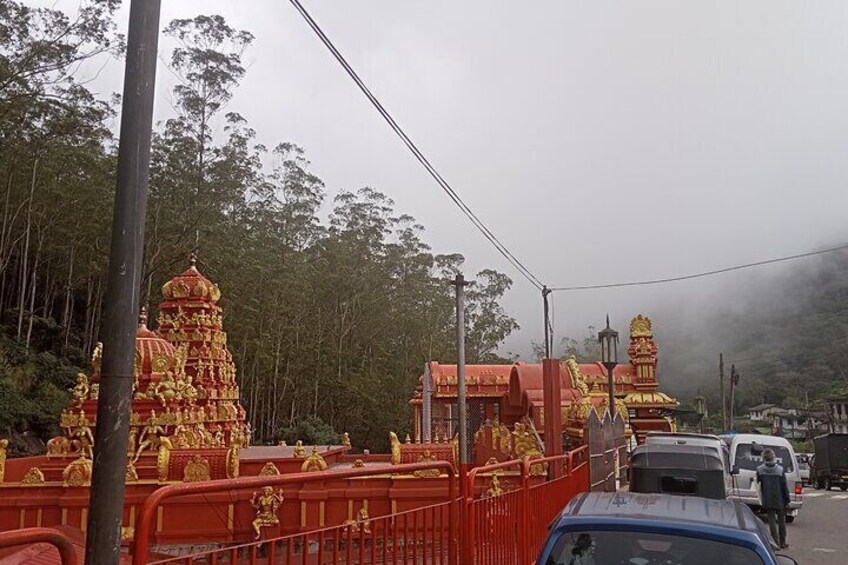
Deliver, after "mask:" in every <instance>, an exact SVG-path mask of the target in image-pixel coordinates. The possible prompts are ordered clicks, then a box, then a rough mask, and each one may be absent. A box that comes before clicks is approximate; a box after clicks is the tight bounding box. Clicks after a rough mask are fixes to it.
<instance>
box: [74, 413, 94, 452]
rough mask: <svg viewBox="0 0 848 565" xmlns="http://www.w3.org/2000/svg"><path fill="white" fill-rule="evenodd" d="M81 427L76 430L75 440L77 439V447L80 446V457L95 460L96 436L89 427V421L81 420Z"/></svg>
mask: <svg viewBox="0 0 848 565" xmlns="http://www.w3.org/2000/svg"><path fill="white" fill-rule="evenodd" d="M81 420H82V421H81V425H80V426H79V427H78V428H76V430H75V431H74V434H73V436H74V438H76V441H77V445H78V446H79V452H80V455H81V456H83V457H88V458H89V459H93V458H94V434H93V433H91V428H90V427H89V425H88V419H84V418H83V419H81Z"/></svg>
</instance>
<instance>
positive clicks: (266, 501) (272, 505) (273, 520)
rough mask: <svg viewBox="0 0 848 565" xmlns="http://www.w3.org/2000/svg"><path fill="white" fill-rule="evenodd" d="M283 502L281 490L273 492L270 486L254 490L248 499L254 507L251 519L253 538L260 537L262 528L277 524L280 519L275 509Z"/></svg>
mask: <svg viewBox="0 0 848 565" xmlns="http://www.w3.org/2000/svg"><path fill="white" fill-rule="evenodd" d="M282 503H283V491H282V490H278V491H276V492H274V489H273V488H272V487H262V492H259V491H256V492H254V493H253V497H251V499H250V504H251V505H252V506H253V507H254V508H256V518H254V519H253V522H252V524H253V531H254V532H255V533H256V537H255V539H259V538H261V537H262V528H269V527H271V526H277V525H279V523H280V519H279V518H278V517H277V511H278V510H279V509H280V505H281V504H282Z"/></svg>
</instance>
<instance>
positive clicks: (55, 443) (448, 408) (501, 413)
mask: <svg viewBox="0 0 848 565" xmlns="http://www.w3.org/2000/svg"><path fill="white" fill-rule="evenodd" d="M162 295H163V301H162V303H161V304H160V305H159V315H158V318H157V327H156V329H155V330H152V329H149V327H148V321H147V319H146V314H145V313H144V312H142V315H141V317H140V323H139V327H138V333H137V338H136V356H135V370H134V386H133V400H132V407H131V420H130V423H131V431H130V445H129V449H128V452H127V472H126V495H125V509H124V522H123V523H124V528H125V534H126V535H125V537H126V539H127V540H128V539H129V538H130V537H131V535H132V531H133V528H134V526H135V523H136V517H137V515H138V512H139V508H140V506H141V504H142V503H143V502H144V500H145V499H146V498H147V497H148V496H149V495H150V494H151V493H152V492H154V491H155V490H156V489H159V488H161V487H162V486H164V485H169V484H175V483H180V482H195V481H204V480H209V479H233V478H236V477H239V476H242V477H244V476H262V475H280V474H288V473H298V472H315V473H320V472H322V471H325V470H327V469H344V468H354V467H370V468H373V469H374V470H375V471H379V473H376V474H374V475H372V476H369V477H367V478H358V479H338V478H336V479H328V480H326V481H323V482H321V481H317V482H316V481H309V482H308V483H302V484H299V485H291V486H290V487H287V488H286V489H285V490H279V491H271V492H264V491H261V492H257V493H256V496H255V497H254V498H253V499H251V500H250V503H247V502H246V501H243V500H242V501H240V502H239V501H237V500H236V499H234V498H232V497H230V496H228V495H226V494H225V493H221V494H217V493H216V494H214V495H208V496H188V497H185V498H181V499H179V500H175V501H174V502H173V503H172V504H168V505H166V506H162V507H160V508H159V510H158V514H157V516H156V527H155V533H154V534H153V539H154V542H155V543H156V544H157V545H158V546H168V545H174V546H179V545H186V544H192V545H197V544H201V543H220V542H233V541H245V540H250V539H253V538H254V537H255V536H256V535H257V532H259V535H261V536H263V537H266V536H267V537H272V536H275V535H277V536H278V535H281V534H288V533H293V532H299V531H306V530H310V529H315V528H323V527H328V526H335V525H340V524H346V523H349V524H355V523H363V522H365V523H367V520H368V517H369V514H370V515H371V516H374V515H377V516H383V515H388V514H395V513H397V512H402V511H405V510H411V509H415V508H421V507H423V506H427V505H429V504H432V503H434V501H438V500H441V499H443V498H444V497H445V496H446V493H447V492H448V485H447V477H446V476H445V475H443V474H440V473H439V472H438V470H436V471H432V470H429V471H424V472H416V473H414V474H410V475H404V474H398V473H393V472H392V467H393V465H398V464H402V463H420V462H422V461H430V460H446V461H450V462H452V463H455V461H456V459H457V453H456V450H457V447H456V445H457V442H456V436H455V431H456V425H455V422H454V419H453V411H454V410H455V405H456V394H457V383H456V367H455V366H452V365H440V364H438V363H435V362H434V363H431V364H430V366H429V371H428V378H430V379H431V385H432V391H433V393H432V409H433V422H434V428H433V430H434V433H433V436H432V437H431V438H430V441H428V442H427V443H424V442H423V437H422V410H421V409H422V403H423V397H422V389H420V388H419V390H418V392H416V394H415V395H414V398H413V399H412V400H411V404H412V406H413V412H414V426H413V429H414V434H413V436H414V437H410V436H407V437H406V438H405V440H404V441H401V440H400V439H399V438H398V437H397V436H396V435H395V434H394V433H393V432H389V435H390V439H391V453H390V454H367V453H364V454H356V455H354V454H352V453H351V452H350V450H351V447H350V442H349V440H348V438H347V434H345V435H344V437H345V440H344V441H343V445H339V446H303V445H302V444H301V442H300V441H298V442H297V444H296V445H294V446H286V445H275V446H251V445H250V438H251V430H250V426H249V424H248V423H247V422H246V415H245V411H244V409H243V408H242V406H241V404H240V402H239V386H238V384H237V378H236V367H235V365H234V363H233V358H232V355H231V353H230V351H229V349H228V347H227V334H226V333H225V332H224V330H223V316H222V311H221V307H220V306H219V305H218V301H219V299H220V297H221V293H220V290H219V289H218V286H217V285H216V284H214V283H213V282H211V281H210V280H209V279H207V278H206V277H204V276H203V275H202V274H201V273H200V272H199V271H198V269H197V267H196V266H195V264H194V261H192V264H191V266H190V267H189V268H188V269H187V270H186V271H185V272H184V273H182V274H181V275H179V276H177V277H175V278H173V279H172V280H170V281H169V282H167V283H166V284H165V285H164V286H163V288H162ZM628 351H629V354H630V364H629V365H623V366H619V367H617V368H616V370H615V372H614V378H615V394H616V409H617V410H618V411H619V412H620V414H621V415H622V416H623V417H625V419H626V420H627V421H628V423H629V426H630V429H631V432H632V434H633V435H634V436H635V438H637V439H641V438H643V437H644V435H645V434H646V433H647V432H648V431H650V430H670V429H673V428H674V424H673V421H672V419H671V418H669V417H668V416H667V415H666V414H667V412H666V411H667V410H668V409H669V408H673V407H674V406H676V402H675V401H674V400H673V399H671V398H669V397H668V396H666V395H665V394H663V393H662V392H659V391H658V390H657V387H658V382H657V377H656V366H657V358H656V352H657V346H656V344H655V343H654V341H653V334H652V328H651V322H650V320H649V319H648V318H645V317H642V316H639V317H637V318H635V319H634V320H633V321H632V323H631V325H630V347H629V349H628ZM100 352H101V348H100V346H99V345H98V347H97V348H96V349H95V351H94V354H93V356H92V360H91V371H90V374H88V375H86V374H82V373H81V374H79V375H78V377H77V383H76V386H75V387H74V388H73V391H72V394H71V400H70V403H69V405H68V407H67V408H66V409H65V410H64V411H63V413H62V415H61V421H60V425H61V429H62V434H61V435H60V436H58V437H55V438H53V439H51V440H50V441H49V442H48V444H47V453H46V454H45V455H41V456H35V457H24V458H17V459H6V446H7V444H8V442H7V441H6V440H0V531H7V530H13V529H19V528H26V527H31V526H64V527H65V528H66V529H67V528H76V529H78V530H81V531H84V530H85V528H86V520H87V513H88V504H89V489H90V481H91V467H92V463H91V461H92V450H93V448H94V438H95V434H94V431H95V429H96V426H97V418H96V409H97V398H98V387H99V379H100ZM559 377H560V384H561V393H560V411H561V414H562V421H563V427H564V429H565V431H566V432H567V434H568V436H569V438H570V439H571V443H572V444H573V445H579V444H581V443H583V438H584V429H585V425H586V421H587V420H588V417H589V415H590V414H591V413H595V414H598V415H599V416H602V415H603V413H604V412H606V411H608V406H607V393H606V386H607V385H606V382H607V378H606V373H605V370H604V368H603V367H602V366H601V365H600V364H578V363H577V362H576V361H575V360H574V359H568V360H566V361H565V362H563V363H561V365H560V372H559ZM542 380H543V379H542V366H541V365H532V364H524V363H516V364H514V365H491V366H490V365H477V366H474V365H472V366H468V367H467V395H468V399H469V406H470V409H472V410H476V413H477V415H478V418H477V425H476V426H475V429H477V433H476V434H475V435H474V442H473V443H474V446H475V448H474V453H475V455H474V460H475V463H476V464H477V465H483V464H486V463H491V462H493V461H505V460H509V459H516V458H517V459H521V458H525V457H531V458H532V457H536V456H540V455H543V451H544V447H543V446H544V444H543V442H542V441H541V436H540V434H541V433H543V432H542V430H543V423H544V421H543V405H544V393H543V390H542ZM537 467H538V468H535V467H534V469H533V472H534V474H538V475H541V474H544V472H545V469H544V468H542V467H541V466H537ZM510 480H511V479H510V474H509V473H500V474H499V475H493V476H492V477H491V481H492V485H491V487H490V490H492V489H495V490H498V489H500V486H501V485H504V486H507V485H508V484H509V482H510Z"/></svg>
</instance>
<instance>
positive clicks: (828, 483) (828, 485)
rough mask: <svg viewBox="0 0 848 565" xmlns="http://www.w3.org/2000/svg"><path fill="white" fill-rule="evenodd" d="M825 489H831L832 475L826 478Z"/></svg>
mask: <svg viewBox="0 0 848 565" xmlns="http://www.w3.org/2000/svg"><path fill="white" fill-rule="evenodd" d="M824 490H830V477H825V478H824Z"/></svg>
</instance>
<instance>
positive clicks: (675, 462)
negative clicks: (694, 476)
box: [630, 443, 724, 471]
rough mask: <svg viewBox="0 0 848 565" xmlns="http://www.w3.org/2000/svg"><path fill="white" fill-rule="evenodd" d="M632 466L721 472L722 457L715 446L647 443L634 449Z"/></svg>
mask: <svg viewBox="0 0 848 565" xmlns="http://www.w3.org/2000/svg"><path fill="white" fill-rule="evenodd" d="M630 465H631V466H632V467H633V468H644V469H669V468H672V469H690V470H702V471H715V470H718V471H721V470H723V469H724V464H723V463H722V459H721V457H719V454H718V451H717V450H716V448H715V447H714V446H703V445H668V444H662V443H660V444H650V443H645V444H642V445H639V446H637V447H634V448H633V451H632V452H631V454H630Z"/></svg>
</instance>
